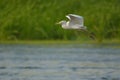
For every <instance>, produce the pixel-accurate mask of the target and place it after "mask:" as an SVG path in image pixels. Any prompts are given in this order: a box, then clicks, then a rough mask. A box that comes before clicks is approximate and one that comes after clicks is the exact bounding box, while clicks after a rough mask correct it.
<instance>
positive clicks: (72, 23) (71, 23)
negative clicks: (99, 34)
mask: <svg viewBox="0 0 120 80" xmlns="http://www.w3.org/2000/svg"><path fill="white" fill-rule="evenodd" d="M66 17H67V18H68V19H69V20H68V21H65V20H62V21H60V22H58V23H57V24H61V26H62V28H63V29H75V30H82V31H84V32H85V33H87V35H88V36H89V37H90V38H92V39H95V35H94V33H91V32H89V31H88V30H87V27H86V26H84V19H83V17H82V16H79V15H76V14H68V15H66Z"/></svg>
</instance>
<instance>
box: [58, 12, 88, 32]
mask: <svg viewBox="0 0 120 80" xmlns="http://www.w3.org/2000/svg"><path fill="white" fill-rule="evenodd" d="M66 17H67V18H68V19H69V21H65V20H63V21H60V22H59V23H58V24H61V25H62V28H64V29H83V30H86V26H84V20H83V17H82V16H79V15H75V14H68V15H66Z"/></svg>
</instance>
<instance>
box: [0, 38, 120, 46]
mask: <svg viewBox="0 0 120 80" xmlns="http://www.w3.org/2000/svg"><path fill="white" fill-rule="evenodd" d="M0 44H29V45H31V44H32V45H41V44H48V45H51V44H64V45H65V44H79V45H80V44H97V45H98V44H100V45H101V44H113V45H116V44H117V45H119V46H120V40H116V39H114V40H103V41H102V42H98V41H93V40H86V41H83V40H75V41H71V40H29V41H28V40H27V41H25V40H19V41H18V40H17V41H12V40H9V41H0Z"/></svg>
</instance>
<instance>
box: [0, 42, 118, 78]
mask: <svg viewBox="0 0 120 80" xmlns="http://www.w3.org/2000/svg"><path fill="white" fill-rule="evenodd" d="M119 76H120V49H118V48H112V47H102V46H99V47H96V46H94V45H75V44H74V45H0V80H120V77H119Z"/></svg>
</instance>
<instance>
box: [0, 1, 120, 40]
mask: <svg viewBox="0 0 120 80" xmlns="http://www.w3.org/2000/svg"><path fill="white" fill-rule="evenodd" d="M63 2H64V3H63ZM119 4H120V0H99V1H97V0H0V40H1V41H4V40H81V38H84V39H86V38H87V37H85V36H86V35H85V34H84V33H82V32H79V31H74V30H63V29H62V28H61V27H60V26H59V25H55V23H56V22H58V21H60V20H62V19H66V18H65V15H66V14H69V13H75V14H78V15H82V16H84V19H85V25H86V26H88V30H89V31H90V32H93V33H94V34H95V35H96V40H97V41H99V42H102V41H104V40H106V39H111V40H112V39H118V40H120V9H119V8H120V5H119Z"/></svg>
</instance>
